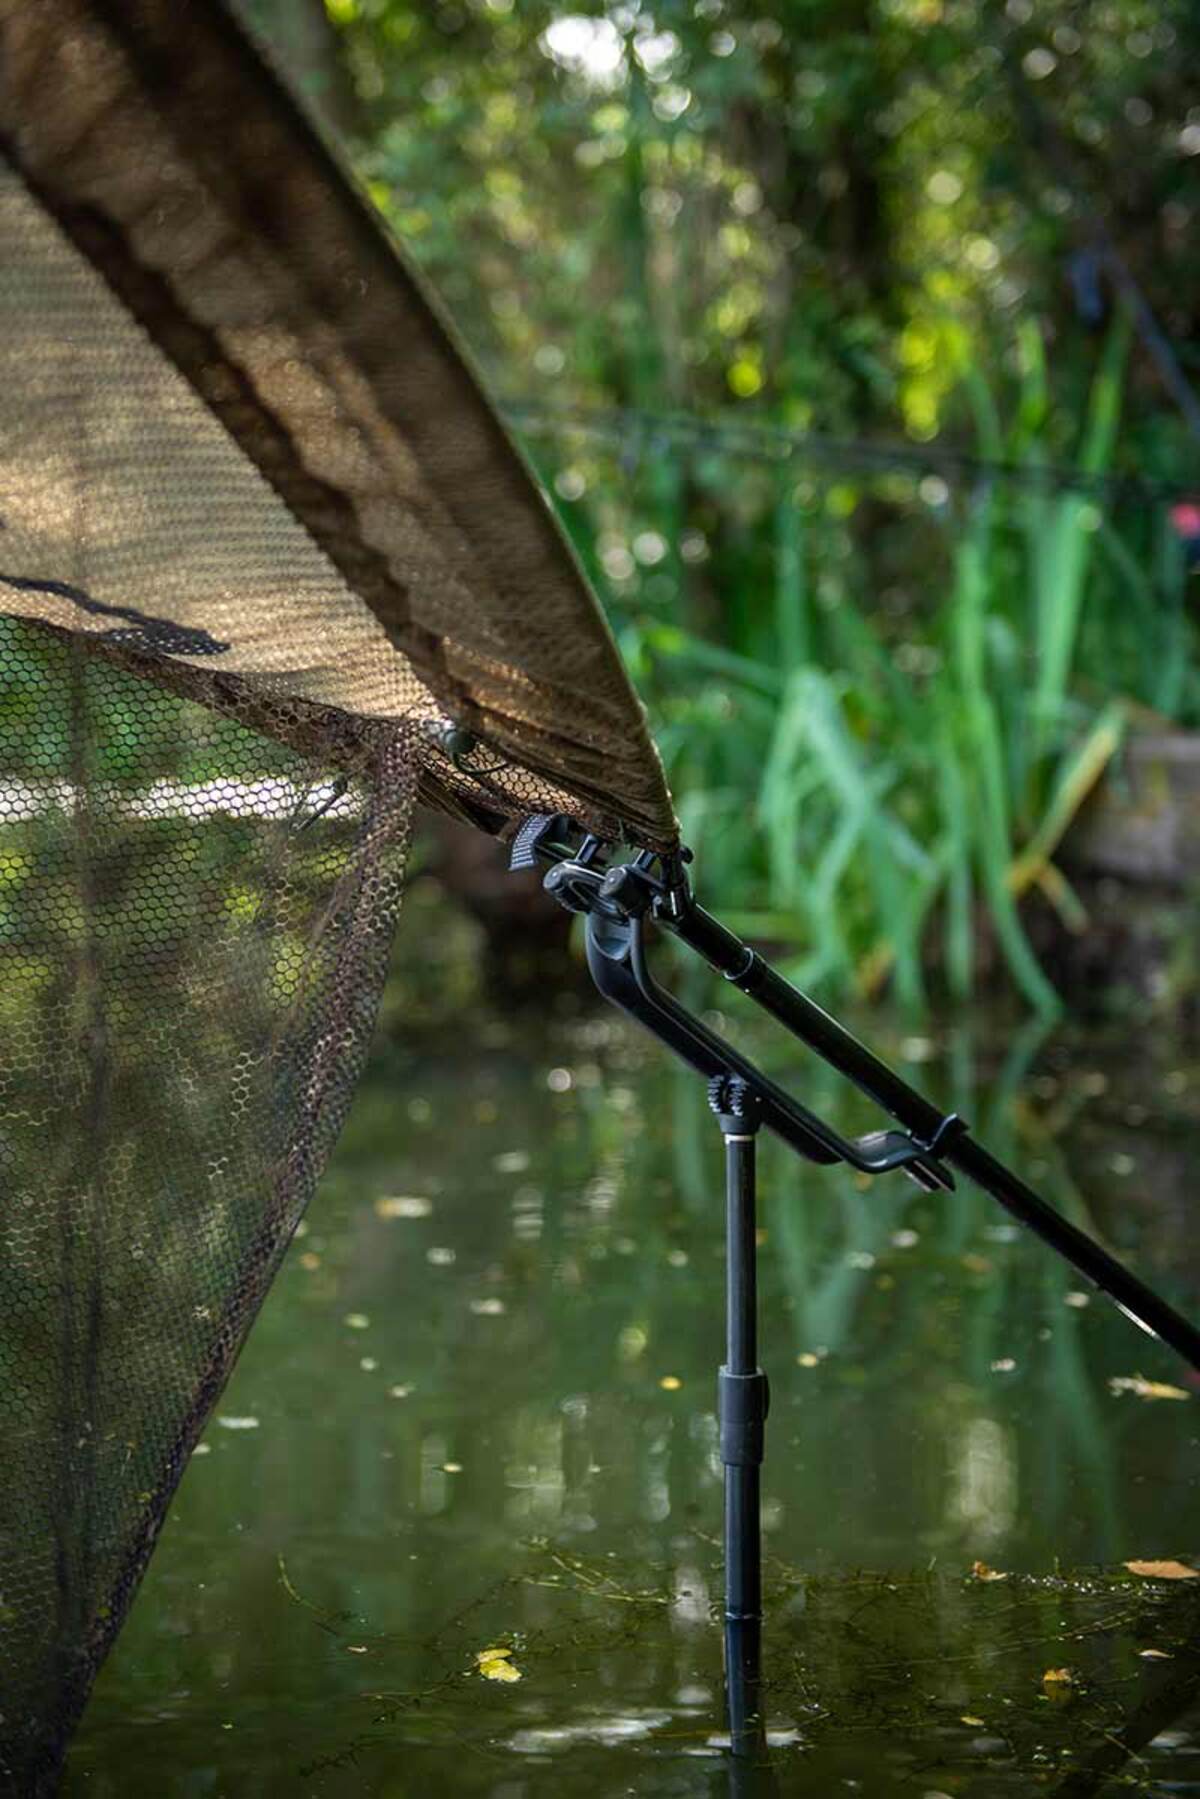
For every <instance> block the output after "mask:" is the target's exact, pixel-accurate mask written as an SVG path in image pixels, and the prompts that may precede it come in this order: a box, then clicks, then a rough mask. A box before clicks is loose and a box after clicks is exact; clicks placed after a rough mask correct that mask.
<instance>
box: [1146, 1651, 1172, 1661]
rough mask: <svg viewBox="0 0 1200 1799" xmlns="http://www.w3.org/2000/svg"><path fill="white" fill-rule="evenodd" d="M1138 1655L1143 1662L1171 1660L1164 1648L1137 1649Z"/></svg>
mask: <svg viewBox="0 0 1200 1799" xmlns="http://www.w3.org/2000/svg"><path fill="white" fill-rule="evenodd" d="M1138 1655H1139V1656H1140V1657H1141V1659H1142V1661H1144V1662H1169V1661H1170V1660H1171V1657H1170V1656H1169V1655H1168V1654H1167V1652H1166V1650H1165V1649H1139V1650H1138Z"/></svg>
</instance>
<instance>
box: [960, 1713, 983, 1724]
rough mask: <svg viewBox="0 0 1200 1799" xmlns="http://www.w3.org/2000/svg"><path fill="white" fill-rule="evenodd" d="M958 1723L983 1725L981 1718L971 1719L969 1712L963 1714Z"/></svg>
mask: <svg viewBox="0 0 1200 1799" xmlns="http://www.w3.org/2000/svg"><path fill="white" fill-rule="evenodd" d="M959 1723H960V1724H975V1725H979V1724H982V1723H983V1719H982V1718H972V1717H971V1715H970V1713H969V1712H964V1713H963V1715H962V1717H961V1718H960V1719H959Z"/></svg>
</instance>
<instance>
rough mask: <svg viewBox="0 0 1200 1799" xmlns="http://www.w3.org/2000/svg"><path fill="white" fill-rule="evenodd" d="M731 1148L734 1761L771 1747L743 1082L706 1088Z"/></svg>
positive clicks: (728, 1341) (726, 1382)
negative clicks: (764, 1680) (764, 1679)
mask: <svg viewBox="0 0 1200 1799" xmlns="http://www.w3.org/2000/svg"><path fill="white" fill-rule="evenodd" d="M708 1100H709V1105H710V1106H711V1107H712V1110H713V1112H714V1113H715V1114H716V1116H717V1121H718V1123H719V1124H720V1127H721V1134H722V1136H723V1137H724V1139H725V1361H724V1363H723V1365H722V1367H721V1370H720V1374H719V1376H718V1385H717V1394H718V1401H717V1409H718V1417H719V1420H720V1432H721V1461H722V1462H723V1463H724V1467H725V1531H724V1535H725V1687H726V1694H727V1699H728V1707H729V1741H730V1747H731V1749H732V1751H733V1753H734V1755H755V1754H757V1752H758V1751H759V1750H760V1749H761V1748H762V1746H763V1743H764V1741H765V1733H764V1728H763V1719H762V1712H761V1706H760V1670H761V1645H762V1525H761V1516H760V1492H759V1471H760V1469H761V1467H762V1460H763V1435H764V1427H765V1424H766V1417H767V1404H768V1393H767V1378H766V1376H765V1374H764V1373H763V1371H762V1369H761V1368H760V1367H759V1365H758V1278H757V1253H758V1241H757V1229H758V1227H757V1218H756V1191H755V1175H756V1150H757V1136H758V1128H759V1123H760V1109H759V1105H758V1101H757V1098H756V1096H755V1094H754V1092H753V1090H752V1089H751V1088H750V1086H749V1084H748V1083H747V1082H746V1081H744V1080H742V1079H741V1078H740V1077H739V1076H737V1075H718V1076H716V1077H715V1078H714V1079H713V1080H712V1081H711V1082H710V1083H709V1090H708Z"/></svg>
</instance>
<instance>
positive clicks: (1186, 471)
mask: <svg viewBox="0 0 1200 1799" xmlns="http://www.w3.org/2000/svg"><path fill="white" fill-rule="evenodd" d="M248 10H249V11H250V13H251V15H252V17H253V18H254V20H255V22H256V23H257V25H258V26H259V27H260V28H261V30H262V31H263V33H264V34H265V36H266V38H267V40H268V42H269V43H270V45H271V46H272V48H273V49H274V50H275V52H276V54H277V55H278V56H279V58H280V59H281V60H282V61H283V62H284V63H286V64H287V65H288V67H289V70H290V72H291V74H292V76H293V78H294V79H295V80H296V81H297V82H298V84H299V85H300V86H301V88H302V89H304V90H305V91H306V92H307V94H308V95H309V97H310V98H311V99H312V100H313V101H314V102H315V104H316V106H317V108H318V110H319V111H321V112H322V113H323V115H324V118H325V121H326V123H327V124H328V125H329V126H330V127H331V128H332V130H333V131H334V133H335V134H336V135H337V136H339V137H340V138H341V139H342V140H343V142H344V144H345V146H346V148H347V150H348V152H349V155H350V158H351V160H352V162H353V164H354V166H355V167H356V169H357V171H358V173H359V175H360V176H361V177H362V179H363V180H364V181H365V183H366V185H367V187H368V189H369V192H370V194H371V196H372V198H373V199H374V201H375V202H376V204H377V205H378V207H379V208H380V209H381V211H382V212H383V213H384V214H385V216H386V217H387V218H388V219H389V221H390V222H391V223H392V225H393V226H394V227H395V229H396V231H397V233H398V234H399V236H400V238H401V239H402V241H403V243H404V244H405V246H406V248H407V250H408V252H409V254H410V255H411V256H412V257H413V258H415V260H416V261H417V263H418V264H419V266H420V267H421V269H423V270H424V271H425V273H426V274H427V275H428V277H429V278H430V280H431V282H432V284H433V286H434V288H435V290H436V291H437V292H438V293H439V294H440V295H441V297H442V299H443V300H444V302H445V304H446V306H447V308H448V310H449V313H450V315H451V317H452V319H453V320H454V322H455V325H456V326H457V329H458V331H459V333H460V334H461V336H462V337H463V338H464V339H465V341H466V343H467V345H468V347H469V349H470V350H471V351H472V352H473V353H474V356H475V358H476V360H477V362H478V363H479V365H480V367H481V370H482V372H483V374H484V375H485V377H486V379H487V380H488V383H489V385H490V387H491V389H492V391H493V393H494V394H496V396H497V397H498V399H499V400H500V402H501V404H502V407H503V408H504V410H505V412H506V415H507V417H508V418H509V421H510V423H511V425H512V427H513V429H514V431H515V433H516V434H517V436H518V437H519V439H520V440H521V441H522V443H523V445H524V447H525V449H526V450H527V452H528V454H529V455H530V457H531V458H532V460H533V461H534V463H535V465H536V467H537V469H538V471H539V473H540V474H541V476H542V478H543V480H544V481H545V484H546V487H547V489H548V491H549V492H550V494H551V495H552V496H553V498H554V501H555V503H556V504H557V506H558V508H559V511H560V513H561V516H562V518H563V520H564V523H565V525H566V528H567V530H568V532H569V534H570V536H571V538H572V540H573V542H574V544H575V546H576V548H577V550H578V553H579V555H580V557H581V560H582V562H583V564H584V566H585V568H586V569H587V572H588V574H589V575H590V577H591V579H592V580H593V582H594V583H595V585H596V587H597V589H598V591H599V593H600V595H601V597H602V599H603V602H604V604H605V607H606V609H607V611H608V614H609V617H610V618H611V620H612V622H613V626H614V630H615V632H616V635H617V638H618V641H619V643H620V646H621V649H622V651H623V653H624V656H625V658H626V661H627V663H628V666H629V667H630V670H631V672H632V674H633V676H634V678H635V680H636V682H637V683H638V686H639V688H640V690H641V692H642V693H643V695H644V696H645V699H646V701H647V704H648V706H649V708H650V712H651V716H652V720H653V723H654V726H655V730H656V734H657V737H658V741H659V744H660V746H661V748H662V751H663V754H664V758H665V760H666V762H667V764H668V771H669V774H670V777H671V779H672V783H673V787H674V790H675V792H676V795H677V800H678V804H679V808H680V812H681V816H682V819H683V824H684V830H685V835H686V837H687V839H688V840H689V841H690V842H691V843H692V844H693V845H694V847H695V848H696V850H697V853H698V857H699V866H700V868H701V870H702V879H703V886H704V892H705V895H706V897H707V898H708V899H709V900H710V901H712V902H714V903H716V904H718V905H719V906H720V907H721V909H722V910H723V911H724V912H725V913H726V914H727V915H729V916H730V918H731V921H732V922H733V923H734V924H735V925H737V926H739V927H740V928H742V929H743V930H745V931H747V932H749V933H752V934H753V935H755V936H756V937H757V938H759V939H765V940H766V941H768V942H769V943H771V944H772V945H773V946H774V947H775V948H776V950H777V952H779V953H780V954H782V955H783V956H784V957H785V959H787V961H788V963H789V966H790V968H791V971H792V972H793V973H794V974H796V975H797V976H798V977H799V978H800V979H802V980H803V981H805V982H806V983H807V984H809V985H812V986H814V987H815V988H816V989H817V990H818V991H820V992H821V993H823V994H824V995H825V996H826V997H828V998H830V999H833V1000H843V1001H844V1000H845V999H846V998H848V997H850V996H852V995H855V994H857V995H862V996H866V997H874V996H875V995H876V994H878V993H881V992H882V991H884V990H885V989H887V990H889V991H890V993H891V996H892V997H893V998H894V999H896V1000H897V1001H899V1003H900V1004H901V1005H903V1006H906V1007H908V1008H910V1009H913V1010H917V1009H919V1008H921V1007H922V1006H923V1005H924V1004H926V1003H927V1001H928V999H929V998H930V997H933V998H935V999H946V998H950V999H954V998H957V999H964V998H967V997H969V996H971V995H972V994H976V993H978V992H979V990H980V988H981V987H982V986H984V985H990V986H996V985H1003V984H1007V985H1008V986H1009V987H1011V988H1015V989H1017V990H1019V992H1020V993H1021V994H1022V995H1023V997H1024V999H1025V1000H1026V1001H1027V1002H1030V1003H1032V1004H1033V1005H1034V1006H1035V1007H1038V1008H1041V1009H1044V1010H1052V1009H1054V1007H1055V1006H1056V1004H1058V1003H1059V1002H1060V999H1061V997H1062V996H1063V995H1064V994H1065V995H1066V996H1067V997H1068V998H1070V1000H1071V1001H1072V1003H1073V1004H1074V1003H1076V1002H1078V1001H1080V1000H1081V999H1087V998H1095V997H1096V989H1097V988H1098V987H1099V986H1107V985H1108V984H1109V982H1108V977H1110V976H1117V977H1120V979H1121V980H1122V981H1123V982H1124V984H1125V996H1126V998H1128V997H1129V996H1130V994H1131V993H1133V994H1135V995H1136V996H1137V997H1138V998H1140V999H1144V998H1146V997H1147V996H1149V997H1151V998H1153V999H1156V1000H1158V1001H1165V1002H1172V1001H1174V1000H1177V999H1178V998H1179V997H1180V996H1181V995H1184V994H1186V991H1187V989H1188V985H1189V982H1190V981H1191V979H1192V977H1193V975H1194V969H1193V966H1192V956H1193V951H1192V948H1191V945H1192V942H1193V939H1194V903H1193V902H1194V890H1195V883H1196V880H1197V877H1198V876H1200V757H1197V756H1196V755H1195V754H1194V751H1195V747H1196V744H1197V741H1198V740H1197V738H1196V737H1195V736H1194V735H1193V733H1194V732H1195V730H1196V728H1197V726H1198V725H1200V672H1198V668H1197V661H1196V656H1195V631H1196V616H1197V615H1196V610H1195V594H1194V590H1189V580H1188V569H1189V560H1190V558H1191V557H1192V554H1193V551H1194V549H1195V547H1196V542H1197V541H1200V539H1198V537H1197V534H1198V533H1200V513H1195V514H1193V512H1192V511H1191V510H1190V509H1189V500H1188V484H1189V482H1190V480H1191V479H1192V478H1193V475H1194V473H1195V465H1196V458H1197V448H1198V443H1200V401H1198V400H1197V398H1196V396H1195V394H1194V393H1193V392H1192V388H1191V382H1192V380H1193V378H1197V379H1200V375H1198V374H1197V364H1198V360H1200V359H1198V356H1197V336H1198V327H1200V300H1198V299H1197V298H1196V296H1197V295H1198V294H1200V282H1198V281H1197V276H1198V274H1200V249H1198V248H1197V238H1196V233H1195V230H1194V211H1195V205H1196V170H1197V167H1198V164H1197V162H1196V161H1195V158H1196V156H1197V155H1198V154H1200V107H1197V106H1195V105H1194V104H1192V102H1193V101H1194V99H1195V95H1194V92H1193V87H1192V81H1191V74H1190V71H1191V70H1192V69H1193V68H1194V67H1195V64H1196V58H1197V55H1198V54H1200V14H1198V13H1197V11H1196V9H1195V8H1194V7H1193V6H1190V5H1188V4H1186V3H1185V0H1165V3H1158V4H1154V5H1150V4H1146V3H1145V0H1105V3H1103V4H1086V5H1085V4H1079V3H1078V0H1036V3H1035V0H1008V4H1007V5H999V4H992V5H981V4H978V3H977V0H773V3H771V4H760V3H758V0H656V3H653V4H652V3H651V0H619V3H612V0H605V3H595V0H593V3H592V4H584V3H582V0H580V3H579V4H574V3H571V4H563V3H559V4H552V3H548V0H252V3H251V4H250V5H249V7H248ZM397 355H403V346H402V345H397ZM1081 817H1082V820H1083V823H1082V824H1081V822H1080V821H1081ZM1089 820H1090V821H1091V822H1090V823H1089V822H1088V821H1089ZM1097 820H1099V823H1098V824H1097ZM439 866H441V868H442V872H443V874H446V875H447V878H449V879H450V880H451V884H452V885H453V884H454V875H453V870H454V867H455V866H456V859H455V857H453V856H442V857H441V858H440V859H439ZM1116 877H1119V881H1118V884H1117V885H1115V886H1114V878H1116ZM464 883H465V884H466V885H468V886H469V884H470V882H469V879H468V877H466V876H463V875H462V873H461V870H460V871H459V882H458V884H459V885H460V886H462V885H463V884H464ZM468 897H469V896H468ZM1147 905H1148V906H1149V907H1150V909H1151V914H1152V924H1151V926H1150V927H1149V929H1148V930H1147V929H1143V928H1141V927H1140V926H1138V927H1137V928H1135V927H1134V926H1133V925H1132V924H1131V920H1133V919H1135V918H1142V917H1143V916H1144V915H1145V908H1146V907H1147ZM1164 921H1165V922H1164ZM1131 934H1132V938H1133V939H1134V942H1133V944H1132V948H1131V947H1130V942H1129V939H1130V937H1131ZM1148 942H1149V948H1147V943H1148ZM1127 952H1128V953H1127Z"/></svg>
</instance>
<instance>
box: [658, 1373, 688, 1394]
mask: <svg viewBox="0 0 1200 1799" xmlns="http://www.w3.org/2000/svg"><path fill="white" fill-rule="evenodd" d="M658 1384H659V1386H660V1387H661V1388H662V1390H663V1392H664V1393H678V1391H679V1389H680V1387H682V1385H683V1382H682V1381H681V1380H680V1378H679V1376H678V1375H677V1374H664V1375H663V1377H662V1379H661V1380H660V1381H659V1383H658Z"/></svg>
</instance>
